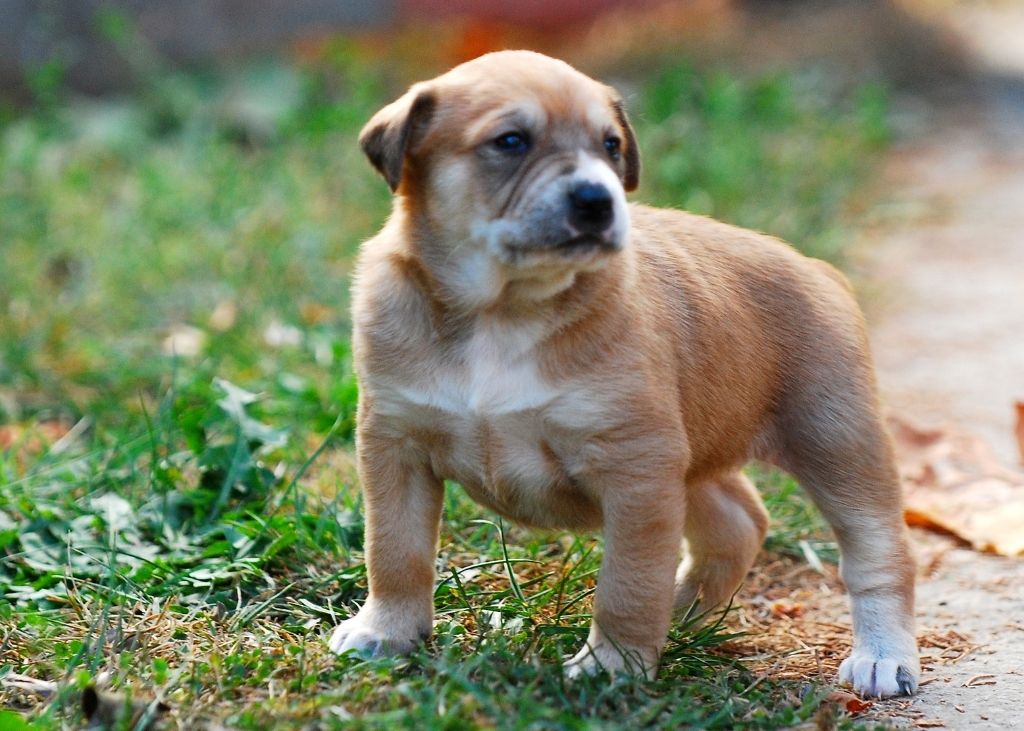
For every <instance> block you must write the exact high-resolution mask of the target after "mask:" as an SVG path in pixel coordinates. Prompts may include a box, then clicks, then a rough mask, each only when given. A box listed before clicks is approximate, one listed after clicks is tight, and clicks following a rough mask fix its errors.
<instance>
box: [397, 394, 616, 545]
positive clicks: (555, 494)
mask: <svg viewBox="0 0 1024 731" xmlns="http://www.w3.org/2000/svg"><path fill="white" fill-rule="evenodd" d="M429 411H430V412H431V413H430V414H429V415H428V414H426V413H421V414H419V420H421V424H422V423H424V421H423V420H429V422H430V423H431V424H432V428H433V429H434V430H436V432H435V433H436V434H437V437H438V438H433V439H430V440H429V445H427V452H428V453H429V455H430V459H431V463H432V465H433V468H434V472H435V474H437V475H438V476H439V477H442V478H444V479H450V480H454V481H456V482H458V483H459V484H461V485H462V487H463V488H464V489H465V490H466V492H467V493H469V495H470V496H471V497H472V498H473V499H474V500H476V501H477V502H478V503H480V504H482V505H484V506H486V507H488V508H490V509H492V510H494V511H495V512H497V513H499V514H501V515H502V516H505V517H507V518H509V519H511V520H514V521H517V522H519V523H524V524H526V525H531V526H536V527H543V528H573V529H588V528H596V527H598V526H599V525H600V523H601V514H600V509H599V507H598V505H597V503H596V501H594V500H593V499H592V498H591V497H590V496H588V495H587V494H586V493H585V492H584V491H583V490H582V489H580V488H579V486H578V485H576V484H575V483H574V482H573V480H572V479H571V477H570V476H569V475H568V474H567V472H566V470H565V468H564V466H563V460H562V459H561V457H560V456H559V454H558V453H557V451H556V449H555V447H554V446H553V445H552V441H551V440H550V439H549V437H548V435H546V434H545V429H544V423H543V417H542V414H541V410H540V409H531V410H526V411H520V412H515V413H508V414H500V415H481V414H452V413H450V412H439V410H437V409H430V410H429ZM408 415H409V416H412V414H408ZM421 446H422V445H421Z"/></svg>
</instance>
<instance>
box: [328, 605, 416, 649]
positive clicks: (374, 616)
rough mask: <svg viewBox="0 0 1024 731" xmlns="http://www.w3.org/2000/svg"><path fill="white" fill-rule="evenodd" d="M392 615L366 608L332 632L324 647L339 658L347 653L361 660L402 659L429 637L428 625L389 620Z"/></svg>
mask: <svg viewBox="0 0 1024 731" xmlns="http://www.w3.org/2000/svg"><path fill="white" fill-rule="evenodd" d="M393 614H394V612H388V611H381V610H378V609H374V608H373V607H371V606H370V605H369V604H367V606H365V607H363V609H362V610H361V611H360V612H359V614H357V615H356V616H354V617H352V618H351V619H346V620H345V621H344V622H342V623H341V624H339V625H338V626H337V627H335V628H334V633H333V634H332V635H331V639H330V641H329V643H328V646H329V647H330V648H331V651H332V652H335V653H337V654H339V655H341V654H343V653H345V652H348V651H350V650H352V651H355V653H356V654H358V655H359V656H361V657H365V658H371V657H380V656H382V655H405V654H408V653H409V652H412V650H413V649H414V648H415V647H416V645H418V644H419V643H420V642H422V641H423V640H425V639H426V638H427V637H428V636H429V635H430V629H429V627H430V623H429V622H426V623H424V622H422V621H420V622H416V621H414V620H409V619H408V618H403V617H394V616H390V615H393Z"/></svg>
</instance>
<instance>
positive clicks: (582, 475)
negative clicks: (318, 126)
mask: <svg viewBox="0 0 1024 731" xmlns="http://www.w3.org/2000/svg"><path fill="white" fill-rule="evenodd" d="M360 144H361V145H362V148H363V150H364V151H365V153H366V155H367V156H368V157H369V159H370V162H371V163H372V164H373V165H374V167H376V168H377V170H378V171H379V172H380V173H381V175H383V176H384V178H385V180H386V181H387V183H388V185H389V186H390V187H391V189H392V190H393V191H394V193H395V199H394V208H393V211H392V214H391V217H390V219H389V220H388V222H387V224H386V225H385V226H384V228H383V230H382V231H381V232H380V233H379V234H378V235H377V236H375V237H374V238H373V239H371V240H370V241H368V242H366V244H365V245H364V246H363V248H362V251H361V254H360V257H359V263H358V270H357V274H356V277H355V284H354V288H353V302H354V304H353V321H354V335H353V337H354V353H355V368H356V371H357V373H358V377H359V382H360V387H361V390H360V401H359V412H358V433H357V452H358V465H359V473H360V476H361V479H362V485H363V494H364V497H365V504H366V562H367V570H368V576H369V596H368V598H367V600H366V603H365V605H364V606H363V608H362V609H361V610H360V611H359V613H358V614H357V615H356V616H355V617H353V618H352V619H349V620H347V621H345V622H343V623H342V624H340V625H339V626H338V627H337V628H336V630H335V632H334V634H333V636H332V638H331V641H330V645H331V648H332V649H333V650H334V651H336V652H345V651H347V650H358V651H360V652H362V653H371V654H378V653H403V652H407V651H409V650H411V649H412V648H413V647H414V646H415V645H416V644H417V643H418V642H420V641H421V640H422V639H423V638H425V637H427V636H428V635H429V634H430V632H431V624H432V621H433V593H434V583H435V577H434V563H435V560H436V553H437V548H438V545H437V543H438V529H439V521H440V518H441V504H442V496H443V480H445V479H451V480H455V481H457V482H458V483H459V484H461V485H462V487H463V488H464V489H465V490H467V491H468V492H469V494H470V495H471V496H472V497H473V498H474V499H475V500H477V501H478V502H480V503H482V504H483V505H486V506H487V507H489V508H491V509H492V510H495V511H497V512H498V513H500V514H501V515H503V516H506V517H508V518H510V519H513V520H516V521H520V522H522V523H525V524H528V525H533V526H543V527H547V528H556V527H557V528H569V529H580V530H592V529H596V528H603V531H604V537H605V553H604V558H603V562H602V565H601V572H600V579H599V581H598V585H597V591H596V595H595V600H594V620H593V624H592V626H591V628H590V634H589V637H588V639H587V642H586V645H585V646H584V647H583V648H582V649H581V650H580V651H579V653H578V654H577V655H576V656H575V657H573V658H572V659H571V660H569V661H568V663H567V671H568V673H569V674H570V675H572V676H574V675H576V674H579V673H593V672H595V671H598V670H605V671H610V672H616V671H627V672H635V673H644V674H646V675H647V676H649V677H650V676H653V674H654V672H655V670H656V667H657V663H658V658H659V654H660V652H661V650H662V648H663V646H664V644H665V639H666V634H667V632H668V628H669V623H670V621H671V618H672V615H673V610H674V609H676V610H679V609H685V608H688V607H690V605H691V604H692V603H693V602H695V601H696V602H698V604H699V607H700V608H701V609H702V610H703V609H710V608H712V607H715V606H717V605H721V604H722V603H723V602H726V601H727V600H728V599H729V597H730V596H731V594H732V593H733V591H734V590H735V589H736V588H737V586H738V585H739V584H740V582H741V580H742V579H743V577H744V575H745V574H746V572H747V570H748V569H749V567H750V565H751V563H752V561H753V559H754V557H755V555H756V553H757V552H758V550H759V547H760V545H761V542H762V539H763V538H764V535H765V531H766V528H767V525H768V517H767V514H766V513H765V510H764V507H763V505H762V503H761V500H760V498H759V497H758V495H757V493H756V491H755V489H754V487H753V486H752V485H751V483H750V481H749V480H747V479H746V478H745V477H744V476H743V474H742V473H741V472H740V470H741V468H742V467H743V466H744V464H746V463H747V462H748V461H749V460H751V459H760V460H765V461H768V462H771V463H773V464H775V465H778V466H779V467H781V468H782V469H784V470H786V471H788V472H790V473H791V474H793V475H794V476H795V477H796V478H797V479H798V480H799V481H800V483H801V484H802V485H803V487H804V488H805V489H806V490H807V492H808V493H809V494H810V495H811V497H812V498H813V500H814V502H815V503H816V504H817V506H818V507H819V508H820V509H821V512H822V513H823V514H824V516H825V517H826V518H827V520H828V521H829V523H830V524H831V525H832V527H833V528H834V529H835V533H836V537H837V539H838V541H839V545H840V548H841V552H842V576H843V580H844V582H845V584H846V587H847V589H848V590H849V593H850V600H851V603H852V609H853V626H854V648H853V653H852V655H851V656H850V657H849V658H847V659H846V660H845V661H844V662H843V663H842V666H841V667H840V670H839V675H840V679H841V680H843V681H846V682H848V683H850V684H852V685H853V687H854V688H855V689H856V690H857V691H859V692H860V693H862V694H864V695H868V696H892V695H896V694H909V693H912V692H913V691H914V690H915V688H916V687H917V682H918V675H919V672H920V671H919V663H918V654H917V647H916V644H915V640H914V624H913V593H914V586H913V577H914V571H913V566H912V561H911V557H910V552H909V550H908V545H907V540H906V537H905V532H904V527H903V520H902V509H901V504H900V490H899V486H898V484H897V475H896V470H895V468H894V465H893V458H892V454H891V448H890V444H889V441H888V438H887V435H886V433H885V431H884V429H883V426H882V424H881V421H880V419H879V413H878V405H877V401H876V393H875V383H874V376H873V373H872V367H871V361H870V357H869V355H868V344H867V341H866V338H865V332H864V325H863V322H862V318H861V315H860V313H859V311H858V308H857V305H856V304H855V302H854V300H853V297H852V296H851V293H850V289H849V287H848V285H847V284H846V282H845V281H844V279H843V277H842V276H841V275H840V274H838V273H837V272H836V271H835V270H833V269H832V268H831V267H829V266H828V265H826V264H824V263H822V262H819V261H815V260H813V259H808V258H806V257H804V256H802V255H800V254H799V253H797V252H796V251H794V250H793V249H791V248H790V247H788V246H786V245H785V244H783V243H781V242H779V241H776V240H775V239H772V238H769V237H767V236H763V235H760V234H757V233H752V232H750V231H745V230H743V229H739V228H735V227H732V226H728V225H725V224H722V223H718V222H716V221H713V220H710V219H707V218H701V217H699V216H694V215H690V214H687V213H683V212H681V211H674V210H658V209H654V208H648V207H645V206H641V205H635V204H627V202H626V198H625V192H626V191H630V190H633V189H634V188H636V186H637V182H638V176H639V173H640V153H639V150H638V149H637V142H636V138H635V137H634V134H633V130H632V128H631V127H630V123H629V120H628V118H627V115H626V112H625V110H624V108H623V103H622V101H621V99H619V97H618V96H617V95H616V93H615V92H614V91H613V90H612V89H611V88H609V87H607V86H604V85H603V84H600V83H598V82H596V81H594V80H592V79H590V78H588V77H587V76H584V75H583V74H581V73H579V72H578V71H576V70H574V69H573V68H572V67H570V66H569V65H567V64H565V63H563V62H561V61H557V60H554V59H551V58H548V57H546V56H542V55H539V54H536V53H530V52H524V51H511V52H501V53H493V54H490V55H487V56H483V57H481V58H478V59H476V60H474V61H470V62H468V63H465V64H463V65H461V66H458V67H456V68H455V69H453V70H452V71H450V72H448V73H446V74H444V75H443V76H440V77H438V78H436V79H434V80H432V81H428V82H424V83H419V84H416V85H414V86H413V87H412V88H411V89H410V90H409V92H408V93H407V94H405V95H404V96H403V97H401V98H400V99H398V100H397V101H395V102H394V103H392V104H390V105H388V106H387V107H385V108H384V109H382V110H381V111H380V112H378V113H377V114H376V115H375V116H374V117H373V119H371V120H370V122H369V123H368V124H367V125H366V128H365V129H364V130H363V132H362V134H361V136H360ZM680 144H685V141H680ZM681 555H685V559H684V560H683V561H682V563H680V557H681Z"/></svg>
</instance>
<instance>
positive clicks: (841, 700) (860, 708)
mask: <svg viewBox="0 0 1024 731" xmlns="http://www.w3.org/2000/svg"><path fill="white" fill-rule="evenodd" d="M825 700H826V701H828V702H829V703H835V704H836V705H838V706H842V707H843V708H845V709H846V712H847V713H853V714H857V713H863V712H864V711H866V710H867V709H869V708H871V701H866V700H863V699H861V698H858V697H857V696H855V695H854V694H853V693H849V692H847V691H845V690H833V691H832V692H831V693H829V694H828V695H827V696H825Z"/></svg>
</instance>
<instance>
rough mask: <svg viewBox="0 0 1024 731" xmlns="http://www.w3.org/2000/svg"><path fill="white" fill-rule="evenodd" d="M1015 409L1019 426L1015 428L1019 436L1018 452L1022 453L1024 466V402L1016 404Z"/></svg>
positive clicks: (1021, 457) (1021, 458) (1021, 459)
mask: <svg viewBox="0 0 1024 731" xmlns="http://www.w3.org/2000/svg"><path fill="white" fill-rule="evenodd" d="M1014 408H1015V409H1016V410H1017V425H1016V427H1015V428H1014V431H1015V433H1016V434H1017V451H1018V452H1019V453H1020V462H1021V464H1024V401H1018V402H1017V403H1015V404H1014Z"/></svg>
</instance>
